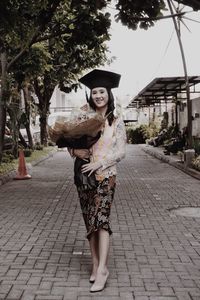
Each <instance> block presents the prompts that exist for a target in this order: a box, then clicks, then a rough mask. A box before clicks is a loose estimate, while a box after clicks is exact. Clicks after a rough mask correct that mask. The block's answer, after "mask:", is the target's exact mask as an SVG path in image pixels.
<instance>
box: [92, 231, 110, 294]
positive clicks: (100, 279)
mask: <svg viewBox="0 0 200 300" xmlns="http://www.w3.org/2000/svg"><path fill="white" fill-rule="evenodd" d="M98 233H99V266H98V269H97V273H96V279H95V283H94V284H93V285H92V287H91V289H90V291H91V292H98V291H101V290H103V289H104V287H105V284H106V281H107V278H108V275H109V272H108V268H107V260H108V252H109V240H110V236H109V232H108V231H106V230H104V229H100V230H99V231H98Z"/></svg>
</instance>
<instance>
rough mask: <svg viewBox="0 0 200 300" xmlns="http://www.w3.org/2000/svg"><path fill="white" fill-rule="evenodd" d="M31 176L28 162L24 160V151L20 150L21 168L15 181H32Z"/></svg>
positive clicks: (19, 167)
mask: <svg viewBox="0 0 200 300" xmlns="http://www.w3.org/2000/svg"><path fill="white" fill-rule="evenodd" d="M30 178H31V175H29V174H28V173H27V169H26V162H25V158H24V151H23V150H22V149H20V150H19V166H18V172H17V175H16V177H15V178H14V179H30Z"/></svg>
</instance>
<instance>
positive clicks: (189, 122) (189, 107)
mask: <svg viewBox="0 0 200 300" xmlns="http://www.w3.org/2000/svg"><path fill="white" fill-rule="evenodd" d="M167 3H168V6H169V9H170V12H171V15H172V19H173V22H174V27H175V30H176V34H177V38H178V43H179V47H180V51H181V57H182V62H183V69H184V74H185V86H186V96H187V129H188V137H187V139H188V141H187V142H188V148H192V101H191V100H190V87H189V81H188V75H187V66H186V60H185V55H184V50H183V44H182V41H181V35H180V31H179V28H178V25H177V21H176V18H175V16H173V14H174V12H173V8H172V5H171V0H167Z"/></svg>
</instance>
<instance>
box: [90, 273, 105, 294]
mask: <svg viewBox="0 0 200 300" xmlns="http://www.w3.org/2000/svg"><path fill="white" fill-rule="evenodd" d="M99 276H101V278H102V277H104V280H102V279H101V280H100V279H99V278H98V277H99ZM99 276H98V274H97V276H96V280H95V282H94V284H93V285H92V286H91V289H90V292H91V293H96V292H101V291H103V289H104V288H105V285H106V282H107V279H108V276H109V272H108V271H107V273H106V274H105V275H102V274H101V275H99Z"/></svg>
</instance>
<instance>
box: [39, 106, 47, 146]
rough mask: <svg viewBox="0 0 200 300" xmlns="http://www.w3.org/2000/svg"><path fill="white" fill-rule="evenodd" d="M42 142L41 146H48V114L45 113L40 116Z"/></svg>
mask: <svg viewBox="0 0 200 300" xmlns="http://www.w3.org/2000/svg"><path fill="white" fill-rule="evenodd" d="M40 140H41V144H42V145H44V146H47V142H48V132H47V112H46V110H45V111H43V114H42V116H40Z"/></svg>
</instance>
